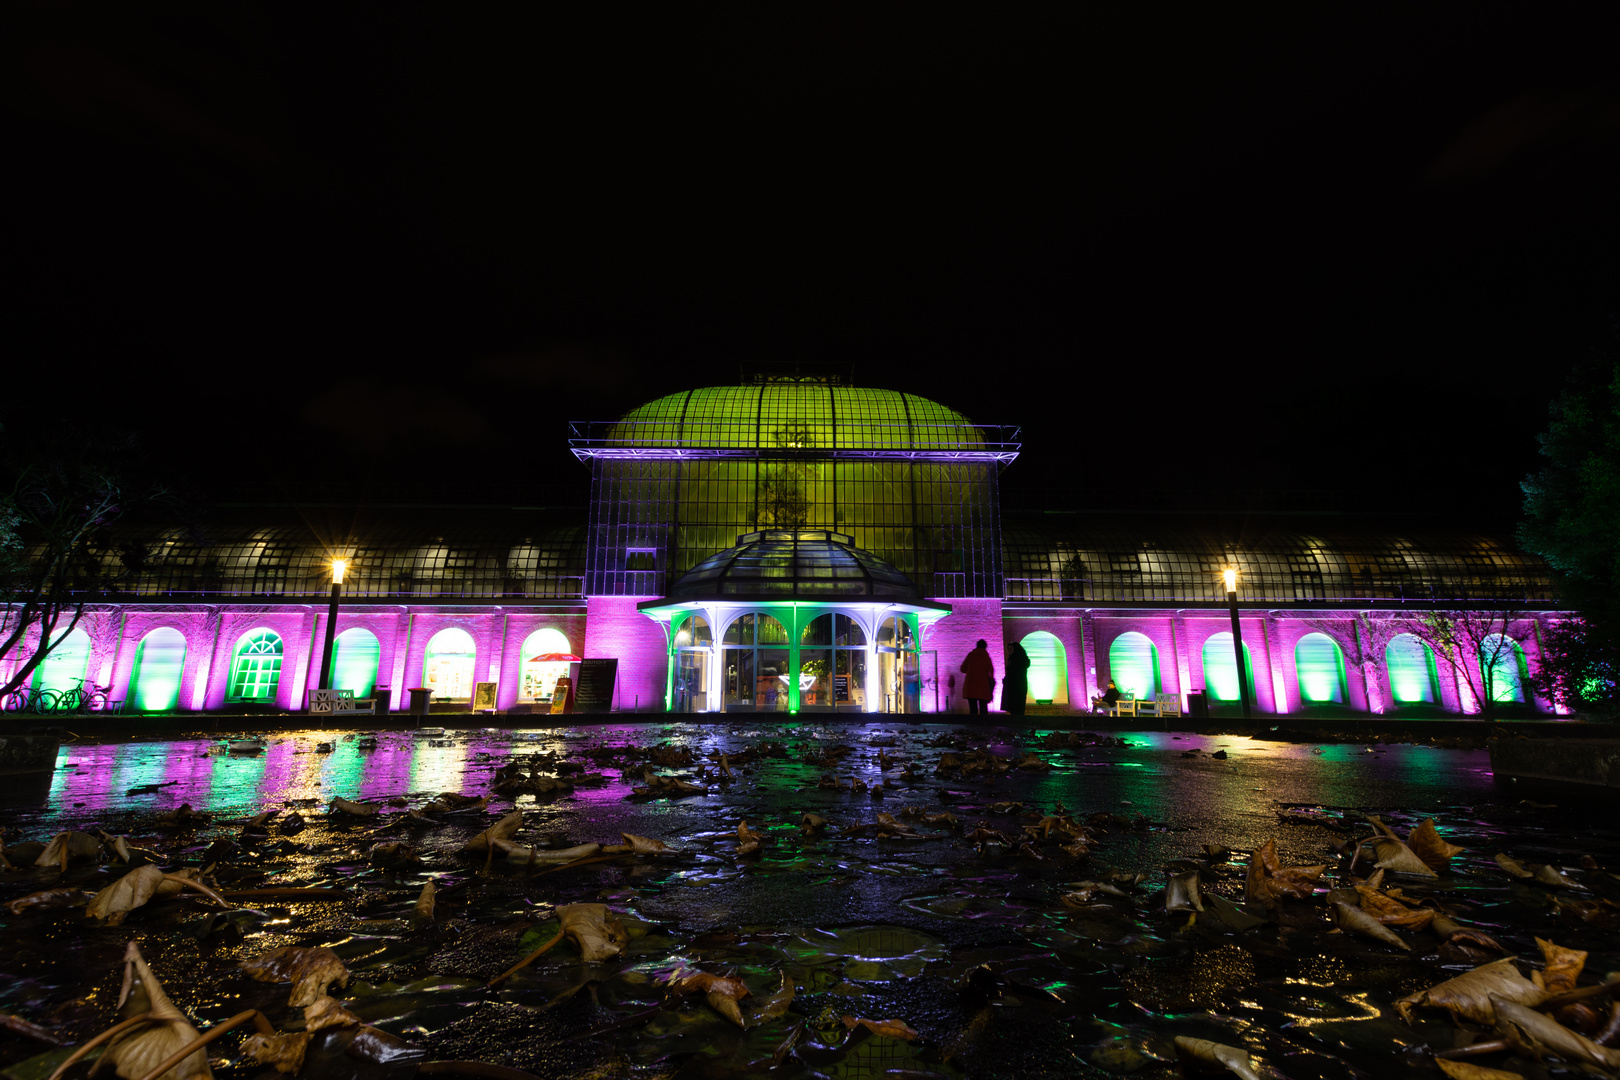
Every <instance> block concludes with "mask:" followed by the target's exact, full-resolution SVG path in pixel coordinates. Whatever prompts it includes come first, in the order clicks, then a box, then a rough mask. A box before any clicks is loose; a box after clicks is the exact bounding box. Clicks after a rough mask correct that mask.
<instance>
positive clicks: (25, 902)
mask: <svg viewBox="0 0 1620 1080" xmlns="http://www.w3.org/2000/svg"><path fill="white" fill-rule="evenodd" d="M90 897H91V894H90V893H87V892H85V891H84V890H83V889H44V890H41V891H40V892H32V893H29V894H28V895H27V896H19V897H18V898H17V899H15V900H13V901H11V902H10V903H8V904H7V905H6V910H7V911H9V912H11V913H12V914H13V915H21V914H22V913H23V912H25V911H32V910H35V909H38V910H41V911H45V910H49V909H50V908H65V907H81V906H83V905H84V904H86V903H88V902H89V901H90Z"/></svg>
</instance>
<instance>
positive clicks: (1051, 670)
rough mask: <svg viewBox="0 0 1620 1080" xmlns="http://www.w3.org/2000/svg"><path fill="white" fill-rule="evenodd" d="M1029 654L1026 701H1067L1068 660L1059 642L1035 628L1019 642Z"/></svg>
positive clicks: (1059, 703) (1060, 702)
mask: <svg viewBox="0 0 1620 1080" xmlns="http://www.w3.org/2000/svg"><path fill="white" fill-rule="evenodd" d="M1019 644H1020V645H1022V646H1023V647H1024V653H1025V655H1027V656H1028V657H1029V693H1028V700H1029V701H1030V702H1031V703H1034V704H1044V703H1051V704H1053V705H1067V704H1068V703H1069V659H1068V656H1067V654H1066V653H1065V651H1064V648H1063V642H1061V641H1059V640H1058V639H1057V637H1055V636H1054V635H1052V634H1049V633H1047V632H1046V631H1045V630H1036V631H1035V632H1034V633H1032V634H1028V635H1026V636H1025V637H1024V640H1023V641H1021V642H1019Z"/></svg>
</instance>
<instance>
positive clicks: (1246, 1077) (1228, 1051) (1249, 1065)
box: [1176, 1035, 1260, 1080]
mask: <svg viewBox="0 0 1620 1080" xmlns="http://www.w3.org/2000/svg"><path fill="white" fill-rule="evenodd" d="M1176 1053H1177V1054H1180V1055H1184V1056H1186V1057H1190V1058H1193V1059H1195V1060H1198V1061H1206V1062H1208V1063H1209V1064H1211V1065H1220V1066H1223V1067H1224V1068H1225V1069H1226V1070H1227V1071H1228V1072H1230V1073H1232V1074H1233V1075H1234V1076H1239V1077H1242V1080H1260V1074H1259V1073H1257V1072H1255V1071H1254V1059H1253V1058H1251V1057H1250V1056H1249V1054H1248V1052H1247V1051H1245V1050H1239V1049H1238V1048H1237V1047H1235V1046H1223V1045H1222V1044H1221V1043H1218V1042H1210V1041H1209V1040H1208V1039H1194V1038H1190V1037H1189V1036H1186V1035H1177V1036H1176Z"/></svg>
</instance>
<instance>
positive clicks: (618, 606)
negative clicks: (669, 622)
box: [581, 596, 669, 711]
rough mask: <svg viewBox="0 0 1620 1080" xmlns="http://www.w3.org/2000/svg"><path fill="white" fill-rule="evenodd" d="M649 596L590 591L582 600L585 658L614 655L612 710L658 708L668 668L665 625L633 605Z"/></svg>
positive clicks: (659, 708) (661, 703)
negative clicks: (616, 664)
mask: <svg viewBox="0 0 1620 1080" xmlns="http://www.w3.org/2000/svg"><path fill="white" fill-rule="evenodd" d="M651 599H654V597H649V596H592V597H588V598H587V599H586V601H585V652H584V653H582V654H581V655H583V656H585V657H586V658H588V659H596V658H599V657H616V658H617V659H618V661H619V673H618V681H617V683H616V685H615V689H614V708H615V710H620V711H624V710H630V709H638V708H639V709H644V710H648V711H661V710H662V709H663V707H664V689H665V682H666V677H667V675H668V670H669V664H668V661H669V654H668V652H667V650H666V646H665V642H664V628H663V627H662V626H660V625H659V624H658V623H656V622H654V621H653V620H651V619H649V618H647V616H645V615H643V614H642V613H641V612H639V611H637V610H636V605H637V604H638V603H640V602H641V601H643V600H651Z"/></svg>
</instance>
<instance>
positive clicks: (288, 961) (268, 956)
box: [242, 945, 349, 1007]
mask: <svg viewBox="0 0 1620 1080" xmlns="http://www.w3.org/2000/svg"><path fill="white" fill-rule="evenodd" d="M242 970H243V971H245V972H247V974H248V976H249V977H250V978H253V979H257V980H258V981H259V982H291V983H292V984H293V987H292V993H291V995H289V997H288V999H287V1004H289V1005H292V1006H294V1007H302V1006H305V1005H309V1004H312V1003H313V1002H314V1001H316V1000H317V999H318V998H321V997H324V996H325V995H326V988H327V987H328V986H330V985H331V984H332V983H334V982H335V983H337V984H338V985H339V986H347V985H349V969H348V968H347V967H345V966H344V965H343V961H342V960H341V959H339V958H338V954H337V953H335V952H333V951H332V950H331V949H306V948H303V947H302V946H298V945H288V946H286V947H285V948H281V949H273V950H271V951H270V952H267V953H264V954H263V955H261V956H255V957H253V958H252V959H250V960H243V961H242Z"/></svg>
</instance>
